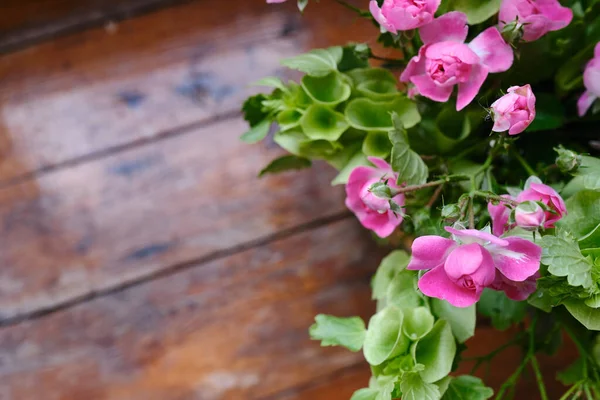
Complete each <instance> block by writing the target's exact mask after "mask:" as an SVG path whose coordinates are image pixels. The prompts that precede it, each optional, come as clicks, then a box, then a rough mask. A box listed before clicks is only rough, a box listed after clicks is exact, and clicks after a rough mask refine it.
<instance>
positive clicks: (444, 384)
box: [435, 375, 454, 398]
mask: <svg viewBox="0 0 600 400" xmlns="http://www.w3.org/2000/svg"><path fill="white" fill-rule="evenodd" d="M452 379H454V377H452V376H450V375H448V376H447V377H445V378H442V379H440V380H439V381H437V382H435V384H436V386H437V387H438V388H439V389H440V395H441V396H442V398H443V396H444V394H445V393H446V391H447V390H448V386H450V382H452Z"/></svg>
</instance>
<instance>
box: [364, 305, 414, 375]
mask: <svg viewBox="0 0 600 400" xmlns="http://www.w3.org/2000/svg"><path fill="white" fill-rule="evenodd" d="M403 320H404V314H403V313H402V311H401V310H400V309H399V308H396V307H386V308H384V309H383V310H381V311H379V312H378V313H377V314H375V315H373V316H372V317H371V320H370V321H369V328H368V329H367V334H366V336H365V342H364V345H363V351H364V354H365V359H366V360H367V361H368V362H369V364H371V365H379V364H381V363H383V362H384V361H385V360H387V359H389V358H392V357H394V356H396V355H400V354H403V353H405V352H406V351H407V350H408V346H409V341H408V339H407V338H406V337H405V336H404V335H403V334H402V323H403Z"/></svg>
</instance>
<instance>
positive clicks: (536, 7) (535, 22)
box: [498, 0, 573, 42]
mask: <svg viewBox="0 0 600 400" xmlns="http://www.w3.org/2000/svg"><path fill="white" fill-rule="evenodd" d="M498 19H499V20H500V29H502V28H503V27H504V25H506V24H509V23H512V22H514V23H515V24H518V25H517V26H519V27H520V28H521V29H523V40H524V41H526V42H532V41H534V40H537V39H539V38H541V37H542V36H544V35H545V34H546V33H548V32H549V31H557V30H559V29H562V28H564V27H565V26H567V25H569V23H570V22H571V20H572V19H573V11H571V9H570V8H568V7H563V6H561V5H560V3H559V2H558V0H503V1H502V5H501V6H500V14H499V18H498Z"/></svg>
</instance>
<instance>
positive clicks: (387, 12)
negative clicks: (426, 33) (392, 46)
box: [369, 0, 441, 34]
mask: <svg viewBox="0 0 600 400" xmlns="http://www.w3.org/2000/svg"><path fill="white" fill-rule="evenodd" d="M440 2H441V0H384V2H383V5H382V6H381V8H380V7H379V5H378V4H377V1H376V0H371V3H370V4H369V10H370V11H371V14H373V17H374V18H375V20H376V21H377V22H379V24H380V25H381V26H382V27H383V28H384V29H385V30H386V31H388V32H391V33H394V34H396V33H398V31H407V30H410V29H415V28H418V27H420V26H423V25H425V24H428V23H430V22H431V20H432V19H433V14H435V12H436V10H437V9H438V7H439V6H440Z"/></svg>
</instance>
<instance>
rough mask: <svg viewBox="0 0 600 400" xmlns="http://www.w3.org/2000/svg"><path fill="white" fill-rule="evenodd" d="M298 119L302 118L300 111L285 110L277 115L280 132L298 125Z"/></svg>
mask: <svg viewBox="0 0 600 400" xmlns="http://www.w3.org/2000/svg"><path fill="white" fill-rule="evenodd" d="M300 118H302V113H300V111H297V110H285V111H282V112H280V113H279V114H278V115H277V124H278V125H279V128H281V130H282V131H287V130H289V129H292V128H296V127H297V126H298V125H300Z"/></svg>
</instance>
